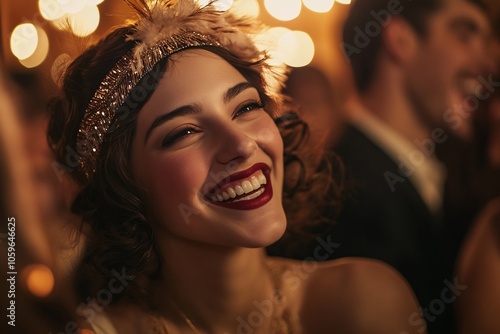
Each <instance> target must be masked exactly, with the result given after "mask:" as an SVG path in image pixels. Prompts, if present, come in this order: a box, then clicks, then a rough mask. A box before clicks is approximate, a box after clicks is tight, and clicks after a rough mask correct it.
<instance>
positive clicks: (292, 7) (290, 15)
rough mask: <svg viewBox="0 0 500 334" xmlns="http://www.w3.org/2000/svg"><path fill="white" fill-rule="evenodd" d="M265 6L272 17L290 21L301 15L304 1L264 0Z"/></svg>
mask: <svg viewBox="0 0 500 334" xmlns="http://www.w3.org/2000/svg"><path fill="white" fill-rule="evenodd" d="M264 7H266V10H267V11H268V12H269V14H270V15H271V16H272V17H274V18H276V19H278V20H280V21H290V20H293V19H295V18H297V17H298V16H299V15H300V11H301V9H302V2H301V0H286V1H283V0H264Z"/></svg>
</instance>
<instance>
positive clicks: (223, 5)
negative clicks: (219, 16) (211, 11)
mask: <svg viewBox="0 0 500 334" xmlns="http://www.w3.org/2000/svg"><path fill="white" fill-rule="evenodd" d="M232 5H233V0H217V1H215V2H214V7H215V8H216V9H217V10H220V11H222V12H225V11H226V10H228V9H229V8H231V6H232Z"/></svg>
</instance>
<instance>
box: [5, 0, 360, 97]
mask: <svg viewBox="0 0 500 334" xmlns="http://www.w3.org/2000/svg"><path fill="white" fill-rule="evenodd" d="M202 1H207V0H200V2H202ZM350 1H351V0H286V1H283V0H219V1H218V3H220V7H221V9H225V8H228V7H229V6H233V7H235V8H237V9H238V10H239V11H241V12H242V13H244V14H246V15H251V16H255V17H258V18H259V19H260V20H261V21H263V22H264V23H265V24H267V25H269V26H271V27H274V29H272V31H271V32H270V35H271V39H272V43H273V44H274V47H275V48H276V49H277V52H278V53H280V54H281V55H282V58H283V61H285V62H286V63H287V64H289V65H291V66H293V67H301V66H305V65H308V64H311V65H313V66H315V67H318V68H319V69H321V70H322V71H324V72H325V73H326V74H327V76H328V77H330V78H331V79H332V80H333V81H334V82H340V83H341V84H339V85H338V86H337V88H338V89H336V91H335V94H336V95H337V96H345V92H346V90H348V89H349V88H350V80H349V72H348V71H347V68H348V67H347V66H346V65H347V64H346V62H345V60H344V58H343V54H342V51H341V49H340V46H339V44H340V31H341V26H342V23H343V20H344V18H345V15H346V14H347V11H348V9H349V3H350ZM128 13H129V9H128V8H127V6H126V5H125V4H124V3H123V1H120V0H16V1H5V0H3V1H2V2H1V4H0V31H1V45H0V47H1V49H0V50H1V53H0V57H1V60H2V62H4V63H5V66H6V68H7V71H8V72H9V73H11V74H13V75H14V76H15V77H17V78H18V79H19V80H22V79H23V78H25V79H26V78H28V77H29V80H28V81H29V82H30V84H35V82H36V81H39V82H43V93H42V96H41V97H40V98H41V99H42V100H43V99H44V98H46V97H49V96H52V95H54V94H56V92H57V84H56V83H57V80H58V74H59V73H60V66H61V64H64V63H66V62H67V61H68V60H70V59H72V58H73V57H75V55H77V54H78V53H79V52H80V51H81V50H82V48H83V47H84V46H85V45H88V43H89V42H90V43H92V41H95V40H97V39H99V37H100V36H102V35H103V34H104V33H105V32H106V31H107V30H108V29H109V28H110V27H113V26H115V25H118V24H121V23H123V21H124V18H127V17H128ZM68 26H69V27H70V28H71V30H72V32H73V33H68V32H65V31H64V30H66V31H67V30H68V29H67V28H68ZM346 78H347V80H346Z"/></svg>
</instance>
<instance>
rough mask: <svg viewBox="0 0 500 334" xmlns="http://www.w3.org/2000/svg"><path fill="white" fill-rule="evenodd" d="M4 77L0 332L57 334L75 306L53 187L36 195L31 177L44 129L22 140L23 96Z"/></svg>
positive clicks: (0, 92)
mask: <svg viewBox="0 0 500 334" xmlns="http://www.w3.org/2000/svg"><path fill="white" fill-rule="evenodd" d="M0 65H1V64H0ZM4 74H5V73H4V72H3V68H2V67H1V66H0V101H2V105H1V106H0V160H1V161H2V164H1V165H0V186H1V187H0V199H1V200H0V217H1V219H2V220H3V223H2V229H1V230H0V233H1V237H0V250H1V252H0V253H1V257H0V264H1V267H2V268H4V270H5V273H6V274H5V275H4V279H2V283H1V285H0V286H1V289H0V290H1V291H2V293H4V296H3V298H2V309H3V310H4V316H3V321H2V325H1V326H0V328H2V330H1V332H2V333H22V334H24V333H28V334H29V333H40V332H42V333H43V332H45V333H48V332H51V331H53V332H61V331H65V330H67V329H68V328H72V327H73V328H75V326H76V327H78V326H77V324H76V322H75V321H74V319H75V317H74V315H76V308H77V304H76V302H75V299H74V298H75V296H76V294H75V290H74V286H73V285H72V284H71V283H70V274H69V272H70V269H69V268H68V266H67V263H66V261H67V260H68V259H63V258H62V256H61V248H60V247H59V246H60V245H61V244H62V242H61V240H60V238H61V236H60V235H62V234H59V233H57V232H56V230H55V229H56V226H50V224H57V221H55V220H54V219H55V218H57V217H55V216H54V215H52V214H50V215H48V212H49V211H52V210H53V209H51V208H50V206H51V205H52V202H51V201H47V200H46V196H49V197H50V198H51V196H52V195H51V193H52V192H53V191H54V189H49V190H47V191H40V190H42V189H46V188H45V186H43V187H40V186H39V184H37V177H36V176H35V175H34V170H36V167H35V166H34V164H35V161H33V158H34V157H36V156H38V154H41V155H43V153H40V152H39V151H37V150H32V149H30V147H31V148H32V147H33V146H32V144H33V143H34V142H36V143H38V144H40V143H42V145H41V146H44V145H43V143H46V136H45V134H44V133H45V131H44V130H45V129H44V130H42V131H39V132H38V135H41V136H40V137H37V138H35V137H27V136H26V134H27V133H31V134H32V132H30V131H28V129H29V127H28V126H27V125H26V122H27V120H26V119H24V117H23V116H26V115H25V113H24V112H23V111H24V108H23V105H22V103H19V102H20V101H22V98H21V96H22V95H20V93H19V90H18V89H17V88H16V85H15V84H14V83H13V81H10V80H8V79H7V78H6V77H7V76H6V75H4ZM32 140H34V141H32ZM45 146H47V144H45ZM49 156H50V154H49ZM48 174H49V175H50V173H48ZM42 203H43V204H42ZM46 206H49V208H47V207H46ZM49 216H50V218H51V219H47V218H49ZM63 234H64V233H63ZM62 238H63V240H66V239H67V234H64V235H63V236H62Z"/></svg>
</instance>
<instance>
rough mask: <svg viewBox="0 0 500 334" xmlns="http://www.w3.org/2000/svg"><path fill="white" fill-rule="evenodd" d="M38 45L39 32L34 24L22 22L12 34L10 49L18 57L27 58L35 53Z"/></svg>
mask: <svg viewBox="0 0 500 334" xmlns="http://www.w3.org/2000/svg"><path fill="white" fill-rule="evenodd" d="M37 45H38V32H37V29H36V27H35V25H34V24H32V23H22V24H20V25H18V26H17V27H15V28H14V30H13V31H12V34H11V35H10V50H11V51H12V54H13V55H14V56H16V58H17V59H19V60H22V59H27V58H29V57H31V56H32V55H33V53H35V50H36V48H37Z"/></svg>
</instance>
